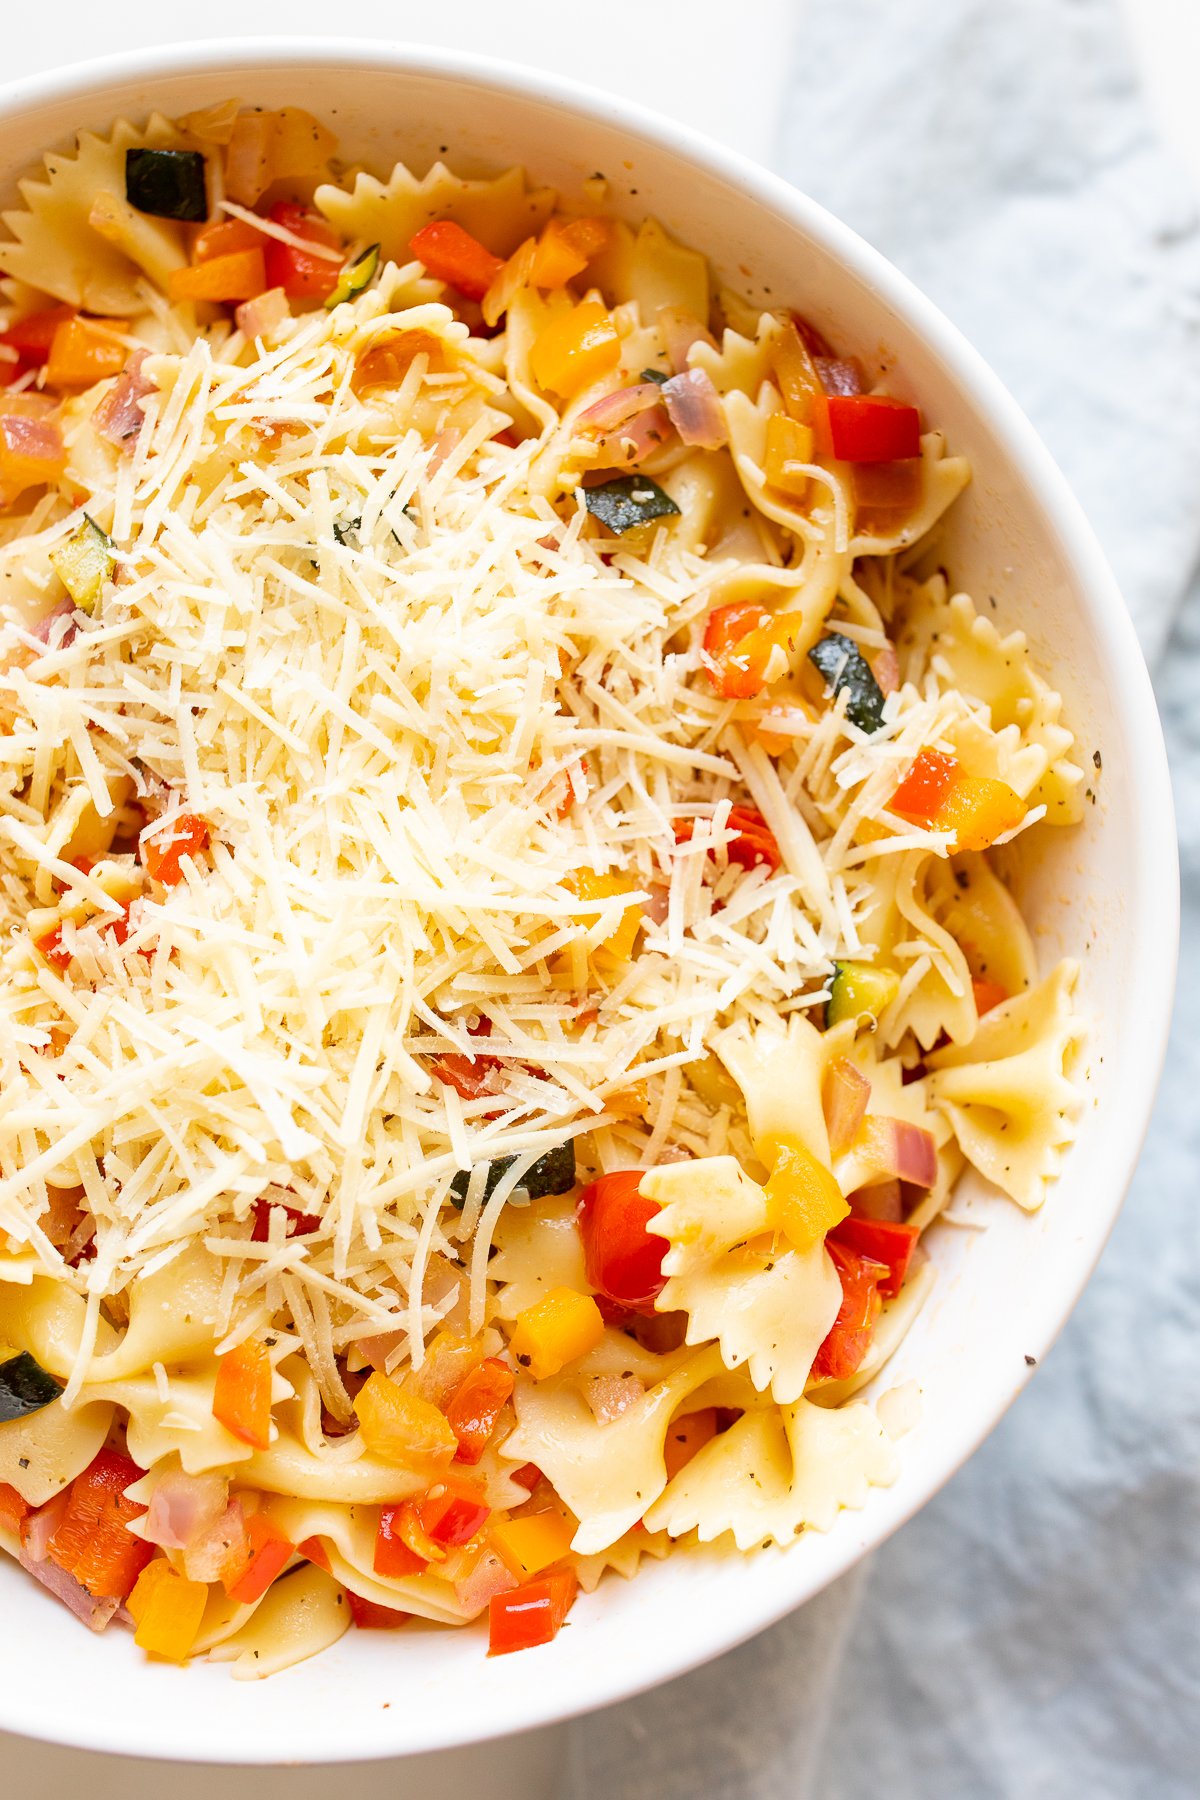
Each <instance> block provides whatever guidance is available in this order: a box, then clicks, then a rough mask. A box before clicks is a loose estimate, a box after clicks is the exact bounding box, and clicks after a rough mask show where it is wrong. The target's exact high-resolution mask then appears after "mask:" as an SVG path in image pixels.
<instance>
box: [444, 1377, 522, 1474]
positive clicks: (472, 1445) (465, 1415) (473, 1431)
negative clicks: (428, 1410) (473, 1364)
mask: <svg viewBox="0 0 1200 1800" xmlns="http://www.w3.org/2000/svg"><path fill="white" fill-rule="evenodd" d="M512 1391H513V1374H512V1370H511V1369H510V1368H509V1367H508V1366H507V1364H506V1363H502V1362H501V1361H500V1359H499V1357H496V1356H486V1357H485V1358H484V1359H483V1361H482V1362H481V1363H480V1364H479V1366H478V1368H475V1369H472V1370H471V1372H470V1374H469V1375H466V1376H464V1378H463V1380H462V1381H460V1382H459V1384H458V1386H457V1387H456V1388H455V1390H454V1392H453V1394H451V1396H450V1398H449V1400H447V1402H446V1417H447V1419H448V1420H449V1421H450V1429H451V1431H453V1433H454V1435H455V1437H456V1438H457V1439H458V1450H457V1451H456V1453H455V1461H456V1462H461V1463H477V1462H478V1461H479V1459H480V1457H481V1456H482V1455H483V1453H484V1450H485V1449H486V1448H487V1444H488V1440H489V1439H490V1437H491V1435H492V1433H493V1432H494V1431H495V1429H496V1422H497V1420H498V1419H499V1417H500V1414H501V1412H502V1411H503V1410H504V1407H505V1405H506V1404H507V1402H508V1400H509V1397H510V1395H511V1394H512Z"/></svg>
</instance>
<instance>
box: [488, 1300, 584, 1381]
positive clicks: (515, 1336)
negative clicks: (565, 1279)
mask: <svg viewBox="0 0 1200 1800" xmlns="http://www.w3.org/2000/svg"><path fill="white" fill-rule="evenodd" d="M603 1336H604V1319H603V1317H602V1315H601V1312H600V1308H599V1307H598V1306H597V1305H596V1302H595V1301H594V1300H593V1299H592V1296H591V1295H590V1294H577V1293H576V1292H575V1291H574V1290H573V1289H572V1288H565V1287H558V1288H551V1290H550V1292H549V1293H548V1294H547V1295H546V1298H545V1299H544V1300H539V1301H537V1302H536V1304H535V1305H533V1306H527V1307H526V1308H525V1310H524V1311H523V1312H519V1313H518V1314H517V1317H516V1321H515V1323H514V1326H513V1331H512V1336H511V1337H510V1339H509V1347H510V1349H511V1350H512V1353H513V1355H514V1356H515V1357H516V1359H517V1361H518V1362H519V1363H520V1364H521V1365H522V1367H523V1368H527V1369H528V1370H529V1373H530V1374H531V1375H532V1376H533V1378H534V1380H535V1381H544V1380H545V1379H546V1377H547V1376H548V1375H557V1374H558V1371H559V1370H560V1369H564V1368H565V1367H566V1366H567V1364H568V1363H572V1362H575V1361H577V1360H578V1358H579V1357H581V1356H585V1355H586V1354H587V1352H588V1351H589V1350H594V1349H595V1348H596V1345H597V1344H598V1343H599V1342H600V1339H601V1338H602V1337H603Z"/></svg>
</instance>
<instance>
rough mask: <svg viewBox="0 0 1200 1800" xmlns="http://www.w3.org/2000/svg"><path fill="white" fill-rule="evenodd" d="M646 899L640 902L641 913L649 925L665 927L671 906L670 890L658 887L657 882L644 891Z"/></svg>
mask: <svg viewBox="0 0 1200 1800" xmlns="http://www.w3.org/2000/svg"><path fill="white" fill-rule="evenodd" d="M646 895H647V898H646V899H645V900H643V902H642V913H643V915H644V917H645V918H646V919H648V920H649V922H650V924H651V925H665V924H666V922H667V913H668V912H669V911H670V906H671V890H670V888H667V887H660V886H659V885H658V883H657V882H654V883H652V884H651V885H650V886H649V887H648V888H647V889H646Z"/></svg>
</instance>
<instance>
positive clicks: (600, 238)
mask: <svg viewBox="0 0 1200 1800" xmlns="http://www.w3.org/2000/svg"><path fill="white" fill-rule="evenodd" d="M609 236H610V232H609V225H608V221H607V219H551V220H550V223H549V224H548V225H547V226H546V229H545V230H544V231H543V233H542V235H541V237H540V238H539V239H538V243H537V248H536V250H535V251H534V255H533V267H532V270H531V272H530V276H529V285H530V287H535V288H560V287H565V286H566V284H567V282H568V281H574V279H575V277H576V275H582V273H583V271H584V270H585V269H586V268H587V266H588V263H589V262H590V261H591V259H592V257H593V256H597V255H598V254H599V253H600V251H601V250H603V249H604V247H605V245H606V244H607V243H608V240H609Z"/></svg>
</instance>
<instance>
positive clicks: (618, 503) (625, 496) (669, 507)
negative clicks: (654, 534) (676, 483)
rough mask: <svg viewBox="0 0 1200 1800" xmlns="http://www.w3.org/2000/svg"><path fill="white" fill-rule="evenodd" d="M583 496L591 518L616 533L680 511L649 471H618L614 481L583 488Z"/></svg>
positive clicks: (621, 532) (619, 534) (620, 533)
mask: <svg viewBox="0 0 1200 1800" xmlns="http://www.w3.org/2000/svg"><path fill="white" fill-rule="evenodd" d="M583 498H584V504H585V505H586V507H587V509H588V511H589V512H590V513H591V514H592V516H593V518H596V519H599V521H600V523H601V524H602V525H607V527H608V529H609V530H610V531H614V532H616V534H617V536H618V537H620V536H621V535H622V534H623V533H624V532H626V531H632V530H633V529H634V527H635V526H636V525H647V524H649V522H650V520H651V519H665V518H668V517H669V516H670V515H671V514H672V513H677V512H678V511H679V508H678V507H677V506H676V504H675V502H674V501H673V500H672V498H671V496H670V494H668V493H664V491H663V489H662V488H660V487H659V485H658V483H657V481H651V480H650V477H649V476H648V475H618V476H617V478H616V480H615V481H604V482H601V483H600V484H599V485H598V486H597V487H588V488H584V490H583Z"/></svg>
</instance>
